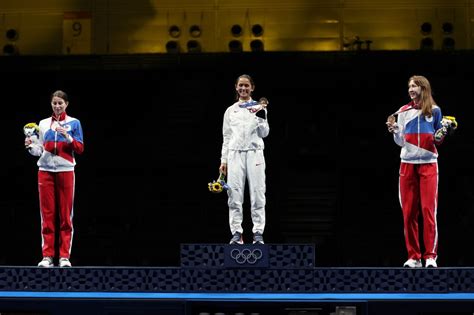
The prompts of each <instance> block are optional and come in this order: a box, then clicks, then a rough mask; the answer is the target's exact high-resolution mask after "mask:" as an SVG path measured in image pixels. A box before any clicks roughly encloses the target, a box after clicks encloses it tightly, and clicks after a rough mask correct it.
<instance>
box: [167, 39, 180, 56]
mask: <svg viewBox="0 0 474 315" xmlns="http://www.w3.org/2000/svg"><path fill="white" fill-rule="evenodd" d="M179 51H180V48H179V42H178V41H176V40H170V41H168V42H167V43H166V52H168V53H171V54H177V53H179Z"/></svg>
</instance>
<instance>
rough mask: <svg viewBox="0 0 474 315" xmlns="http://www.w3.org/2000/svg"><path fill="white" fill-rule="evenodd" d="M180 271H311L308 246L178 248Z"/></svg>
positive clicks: (311, 247) (312, 251)
mask: <svg viewBox="0 0 474 315" xmlns="http://www.w3.org/2000/svg"><path fill="white" fill-rule="evenodd" d="M180 253H181V254H180V264H181V268H198V269H228V268H232V269H235V268H245V269H252V268H270V269H313V268H314V267H315V249H314V245H312V244H258V245H257V244H244V245H239V244H236V245H227V244H181V252H180Z"/></svg>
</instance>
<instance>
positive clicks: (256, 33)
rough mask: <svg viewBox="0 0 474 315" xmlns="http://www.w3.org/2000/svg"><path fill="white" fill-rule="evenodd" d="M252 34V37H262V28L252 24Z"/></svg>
mask: <svg viewBox="0 0 474 315" xmlns="http://www.w3.org/2000/svg"><path fill="white" fill-rule="evenodd" d="M252 34H253V36H257V37H259V36H262V35H263V26H262V25H260V24H254V25H253V26H252Z"/></svg>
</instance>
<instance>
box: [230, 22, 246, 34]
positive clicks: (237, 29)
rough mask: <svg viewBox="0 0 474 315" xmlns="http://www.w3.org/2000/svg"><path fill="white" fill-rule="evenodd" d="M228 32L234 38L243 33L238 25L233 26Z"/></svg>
mask: <svg viewBox="0 0 474 315" xmlns="http://www.w3.org/2000/svg"><path fill="white" fill-rule="evenodd" d="M230 32H231V33H232V35H233V36H234V37H239V36H241V35H242V32H243V29H242V26H240V25H239V24H234V25H232V27H231V28H230Z"/></svg>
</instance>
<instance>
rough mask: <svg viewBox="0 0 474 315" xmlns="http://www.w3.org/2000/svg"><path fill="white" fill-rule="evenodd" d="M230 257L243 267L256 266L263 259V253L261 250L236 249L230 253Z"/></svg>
mask: <svg viewBox="0 0 474 315" xmlns="http://www.w3.org/2000/svg"><path fill="white" fill-rule="evenodd" d="M230 257H231V258H232V259H234V260H235V262H236V263H238V264H240V265H243V264H245V263H248V264H251V265H253V264H255V263H256V262H257V261H258V260H259V259H260V258H262V257H263V253H262V250H261V249H258V248H256V249H252V250H250V249H248V248H245V249H243V250H240V249H237V248H234V249H233V250H231V251H230Z"/></svg>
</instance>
